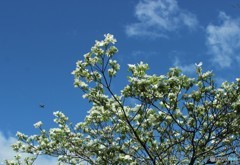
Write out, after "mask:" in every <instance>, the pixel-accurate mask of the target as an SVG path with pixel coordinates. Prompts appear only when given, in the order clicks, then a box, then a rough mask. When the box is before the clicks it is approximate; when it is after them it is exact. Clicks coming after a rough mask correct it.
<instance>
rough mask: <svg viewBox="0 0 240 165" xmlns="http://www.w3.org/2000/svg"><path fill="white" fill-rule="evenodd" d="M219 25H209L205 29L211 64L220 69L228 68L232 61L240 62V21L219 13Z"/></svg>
mask: <svg viewBox="0 0 240 165" xmlns="http://www.w3.org/2000/svg"><path fill="white" fill-rule="evenodd" d="M219 20H220V25H213V24H209V25H208V26H207V28H206V33H207V40H206V44H207V47H208V50H209V54H211V55H212V56H213V57H212V59H211V60H212V62H213V63H214V64H216V65H217V66H219V67H221V68H226V67H230V66H231V65H232V64H233V61H235V60H236V61H238V62H240V53H239V50H240V19H233V18H231V17H230V16H228V15H227V14H226V13H224V12H220V13H219Z"/></svg>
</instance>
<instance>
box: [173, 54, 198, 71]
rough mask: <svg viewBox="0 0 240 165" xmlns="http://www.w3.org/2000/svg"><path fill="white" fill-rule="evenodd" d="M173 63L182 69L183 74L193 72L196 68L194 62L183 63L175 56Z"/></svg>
mask: <svg viewBox="0 0 240 165" xmlns="http://www.w3.org/2000/svg"><path fill="white" fill-rule="evenodd" d="M173 65H174V66H175V67H178V68H180V69H181V70H182V72H183V73H185V74H193V73H194V72H195V70H196V65H195V64H189V65H183V64H182V63H181V61H180V60H179V59H178V58H177V57H175V59H174V61H173Z"/></svg>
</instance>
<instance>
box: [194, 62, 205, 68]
mask: <svg viewBox="0 0 240 165" xmlns="http://www.w3.org/2000/svg"><path fill="white" fill-rule="evenodd" d="M202 64H203V63H202V62H199V63H198V64H197V63H195V65H196V67H201V66H202Z"/></svg>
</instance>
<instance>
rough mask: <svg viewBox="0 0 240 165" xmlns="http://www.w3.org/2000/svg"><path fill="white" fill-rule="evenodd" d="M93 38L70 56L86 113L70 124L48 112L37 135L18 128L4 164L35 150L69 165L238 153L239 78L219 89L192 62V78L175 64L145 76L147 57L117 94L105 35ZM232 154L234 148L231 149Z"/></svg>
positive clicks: (195, 159) (197, 160) (188, 160)
mask: <svg viewBox="0 0 240 165" xmlns="http://www.w3.org/2000/svg"><path fill="white" fill-rule="evenodd" d="M104 36H105V39H104V40H101V41H96V42H95V45H94V46H93V47H92V48H91V51H90V52H89V53H86V54H85V55H84V56H83V60H80V61H78V62H77V63H76V69H75V70H74V71H73V72H72V74H73V75H74V86H75V87H79V88H80V89H81V90H82V91H83V93H84V94H83V97H84V98H85V99H88V100H89V102H91V103H92V107H91V109H90V110H89V111H88V115H87V116H86V118H85V120H84V121H82V122H79V123H77V124H75V125H73V124H72V123H71V122H70V121H69V119H68V117H67V116H65V115H64V114H63V113H62V112H60V111H57V112H54V116H55V119H54V122H55V123H56V124H57V125H58V127H56V128H51V129H49V130H45V129H43V123H42V122H41V121H39V122H37V123H36V124H34V127H35V128H37V129H39V130H40V133H39V134H38V135H32V136H28V135H25V134H23V133H20V132H18V133H17V137H18V142H17V143H16V144H14V145H13V149H14V150H15V151H17V152H24V153H30V154H33V157H32V158H26V159H25V160H23V161H22V160H21V157H20V156H19V155H18V156H16V157H15V160H14V161H11V160H7V161H6V164H9V165H15V164H18V165H19V164H33V162H34V160H35V159H36V158H37V156H38V155H50V156H55V157H58V161H59V163H68V164H80V163H83V164H84V163H89V164H132V165H134V164H203V162H204V160H205V158H206V157H210V156H218V157H220V156H224V154H225V155H228V154H234V153H236V152H235V150H236V149H239V147H240V141H239V139H240V136H239V135H240V130H239V128H238V126H239V124H240V116H239V113H240V85H239V84H240V83H239V82H240V79H239V78H238V79H236V82H233V83H230V82H224V83H223V84H222V85H221V87H219V88H217V87H216V84H215V82H214V79H213V78H214V77H213V73H212V72H210V71H207V72H204V71H203V69H202V63H199V64H196V76H195V77H193V78H190V77H188V76H186V75H184V74H182V72H181V70H180V69H178V68H170V69H169V71H168V73H167V74H166V75H159V76H158V75H155V74H154V75H148V74H147V70H148V69H149V66H148V64H144V63H143V62H140V63H139V64H136V65H134V64H129V65H128V70H129V72H130V74H131V76H129V77H128V81H129V84H128V85H126V86H125V87H124V88H123V90H121V92H119V93H121V94H120V95H117V94H115V93H114V92H113V91H112V86H111V84H112V82H113V81H112V80H113V78H114V77H115V76H116V74H117V72H118V70H119V69H120V65H119V64H118V62H117V61H116V60H114V59H113V58H114V55H115V54H116V53H117V52H118V50H117V48H116V47H115V46H114V44H115V43H116V39H115V38H114V36H113V35H111V34H106V35H104ZM236 156H238V155H236Z"/></svg>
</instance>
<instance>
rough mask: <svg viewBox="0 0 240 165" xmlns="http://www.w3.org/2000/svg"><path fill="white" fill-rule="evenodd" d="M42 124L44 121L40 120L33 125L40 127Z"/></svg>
mask: <svg viewBox="0 0 240 165" xmlns="http://www.w3.org/2000/svg"><path fill="white" fill-rule="evenodd" d="M42 125H43V123H42V122H41V121H39V122H37V123H35V124H34V125H33V126H34V127H35V128H39V127H41V126H42Z"/></svg>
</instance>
